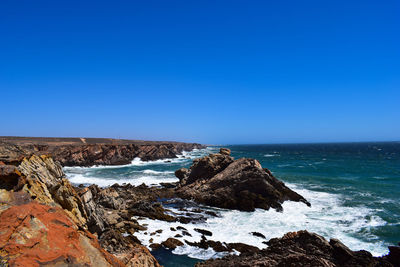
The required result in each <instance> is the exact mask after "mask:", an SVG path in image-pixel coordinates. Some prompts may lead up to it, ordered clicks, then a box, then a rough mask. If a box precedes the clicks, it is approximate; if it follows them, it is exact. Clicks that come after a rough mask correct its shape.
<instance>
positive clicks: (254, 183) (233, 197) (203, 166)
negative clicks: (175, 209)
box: [176, 149, 310, 211]
mask: <svg viewBox="0 0 400 267" xmlns="http://www.w3.org/2000/svg"><path fill="white" fill-rule="evenodd" d="M221 152H222V153H217V154H211V155H209V156H206V157H203V158H200V159H196V160H194V161H193V165H192V166H191V167H190V169H189V171H188V172H187V173H186V174H185V175H184V177H183V178H180V181H181V183H180V186H178V188H177V189H176V194H177V195H178V196H179V197H181V198H184V199H193V200H195V201H196V202H199V203H202V204H206V205H209V206H215V207H220V208H228V209H239V210H244V211H254V209H255V208H261V209H269V208H274V209H276V210H278V211H281V210H282V205H281V203H282V202H284V201H286V200H291V201H297V202H303V203H305V204H307V205H308V206H310V203H309V202H308V201H307V200H306V199H304V197H302V196H301V195H299V194H297V193H296V192H294V191H292V190H291V189H289V188H288V187H286V186H285V184H284V183H283V182H281V181H279V180H278V179H276V178H275V177H274V176H273V175H272V173H271V172H270V171H269V170H267V169H263V168H262V167H261V165H260V163H259V162H258V161H257V160H255V159H246V158H242V159H238V160H234V159H233V158H232V157H231V156H229V154H230V153H229V151H228V150H225V149H221ZM182 173H185V171H180V172H178V174H179V175H182Z"/></svg>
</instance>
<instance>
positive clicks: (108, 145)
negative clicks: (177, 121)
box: [0, 137, 205, 166]
mask: <svg viewBox="0 0 400 267" xmlns="http://www.w3.org/2000/svg"><path fill="white" fill-rule="evenodd" d="M7 145H8V146H12V147H13V149H14V150H15V151H11V150H10V149H9V150H8V151H7V153H6V156H7V157H10V156H12V157H14V156H13V155H14V154H15V155H21V150H22V151H25V153H29V154H39V155H40V154H51V155H52V157H53V159H54V160H55V161H59V162H60V163H61V165H62V166H93V165H123V164H129V163H131V162H132V160H133V159H134V158H136V157H137V158H140V159H141V160H144V161H148V160H157V159H165V158H176V157H177V155H178V154H181V153H182V152H183V151H192V150H193V149H200V148H205V147H204V146H203V145H200V144H196V143H180V142H152V141H135V140H120V139H102V138H33V137H30V138H23V137H0V161H1V158H2V157H1V155H2V153H1V147H2V146H7ZM10 153H12V154H10Z"/></svg>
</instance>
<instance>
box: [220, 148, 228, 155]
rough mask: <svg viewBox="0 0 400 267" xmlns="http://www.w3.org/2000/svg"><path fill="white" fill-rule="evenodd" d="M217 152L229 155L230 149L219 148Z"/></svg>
mask: <svg viewBox="0 0 400 267" xmlns="http://www.w3.org/2000/svg"><path fill="white" fill-rule="evenodd" d="M219 153H221V154H222V155H227V156H230V155H231V150H230V149H229V148H220V149H219Z"/></svg>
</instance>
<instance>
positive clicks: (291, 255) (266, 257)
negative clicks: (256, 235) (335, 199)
mask: <svg viewBox="0 0 400 267" xmlns="http://www.w3.org/2000/svg"><path fill="white" fill-rule="evenodd" d="M267 243H268V247H267V248H266V249H263V250H259V251H258V252H257V251H248V252H242V254H241V255H239V256H236V255H230V256H227V257H224V258H221V259H216V260H207V261H205V262H202V263H198V264H196V266H197V267H200V266H202V267H206V266H207V267H214V266H232V267H233V266H242V267H257V266H271V267H274V266H299V265H301V266H315V267H317V266H318V267H319V266H322V267H336V266H337V267H342V266H343V267H350V266H366V267H367V266H388V267H389V266H394V265H393V264H391V263H390V262H389V261H388V260H386V259H384V258H378V257H373V256H372V255H371V254H370V253H369V252H367V251H351V250H350V249H349V248H347V247H346V246H345V245H343V244H342V243H340V241H338V240H335V239H333V240H331V241H330V242H328V241H327V240H326V239H325V238H323V237H322V236H319V235H317V234H314V233H309V232H307V231H299V232H292V233H287V234H285V235H284V236H283V237H282V238H273V239H271V240H270V241H268V242H267Z"/></svg>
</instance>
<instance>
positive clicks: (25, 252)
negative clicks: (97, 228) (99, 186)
mask: <svg viewBox="0 0 400 267" xmlns="http://www.w3.org/2000/svg"><path fill="white" fill-rule="evenodd" d="M0 229H1V231H0V248H1V250H2V253H3V254H5V255H6V257H7V259H8V262H9V264H10V265H11V266H40V265H45V264H48V265H50V266H55V265H58V264H75V266H84V265H89V266H123V264H122V263H121V262H119V261H118V260H117V259H116V258H115V257H113V256H112V255H111V254H109V253H107V252H106V251H104V250H103V249H101V248H100V246H99V244H98V242H97V239H96V238H95V237H94V236H93V235H92V234H90V233H89V232H87V231H81V230H78V227H77V226H76V224H74V223H73V222H72V220H71V219H70V218H69V217H68V216H67V215H66V214H65V212H64V211H63V210H62V209H61V208H57V207H50V206H47V205H42V204H39V203H37V202H31V203H28V204H23V205H19V206H13V207H10V208H8V209H7V210H5V211H3V212H2V213H1V214H0Z"/></svg>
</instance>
